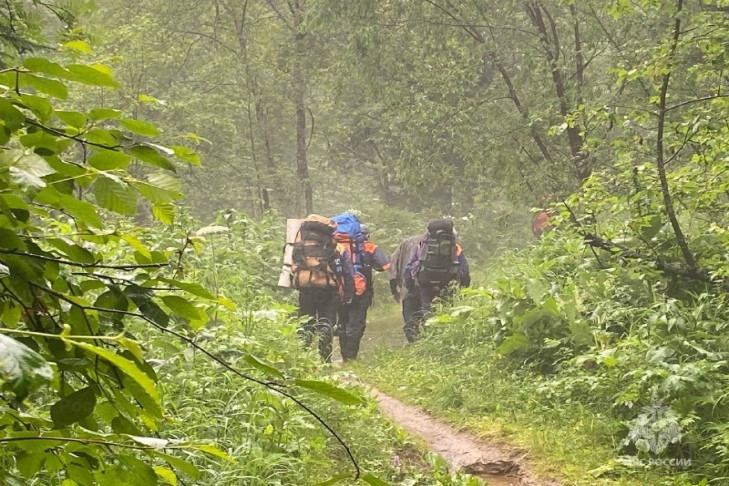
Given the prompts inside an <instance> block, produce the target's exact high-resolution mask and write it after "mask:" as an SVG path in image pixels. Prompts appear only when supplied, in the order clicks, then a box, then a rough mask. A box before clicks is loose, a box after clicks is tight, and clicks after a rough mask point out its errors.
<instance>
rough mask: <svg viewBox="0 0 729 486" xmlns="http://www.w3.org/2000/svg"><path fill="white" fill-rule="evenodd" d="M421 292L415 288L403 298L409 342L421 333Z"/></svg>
mask: <svg viewBox="0 0 729 486" xmlns="http://www.w3.org/2000/svg"><path fill="white" fill-rule="evenodd" d="M421 315H422V310H421V305H420V292H419V291H418V290H417V289H415V290H413V291H410V292H407V293H406V294H405V296H404V297H403V299H402V319H403V321H404V322H405V325H404V326H403V331H404V332H405V338H406V339H407V340H408V342H410V343H412V342H413V341H415V339H416V338H417V337H418V334H419V333H420V318H421Z"/></svg>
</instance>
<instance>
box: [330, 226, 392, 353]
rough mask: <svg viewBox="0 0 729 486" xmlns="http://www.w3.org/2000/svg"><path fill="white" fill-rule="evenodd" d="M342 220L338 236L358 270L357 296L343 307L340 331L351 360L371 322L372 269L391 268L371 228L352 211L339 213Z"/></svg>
mask: <svg viewBox="0 0 729 486" xmlns="http://www.w3.org/2000/svg"><path fill="white" fill-rule="evenodd" d="M333 219H334V221H336V222H337V223H338V225H339V226H338V228H337V232H336V233H335V234H334V238H335V239H336V240H337V242H338V243H339V244H340V245H343V246H344V247H345V248H346V249H347V250H348V252H349V255H350V257H351V259H352V267H353V269H354V282H355V284H354V287H355V291H354V297H353V298H352V302H351V303H350V304H347V305H341V306H340V307H339V316H338V317H339V320H338V322H337V334H338V335H339V347H340V350H341V352H342V360H344V361H351V360H353V359H356V358H357V355H358V354H359V345H360V341H361V340H362V336H363V335H364V331H365V327H366V325H367V309H368V308H369V307H370V306H371V305H372V299H373V296H374V288H373V285H372V284H373V282H372V271H373V270H376V271H380V272H382V271H385V270H387V269H388V268H389V267H390V262H389V261H388V259H387V257H386V256H385V254H384V253H383V252H382V250H380V248H379V247H378V246H377V245H375V244H374V243H373V242H371V241H369V230H368V228H367V226H365V225H362V224H361V223H360V222H359V219H358V218H357V217H356V216H355V215H354V214H351V213H344V214H341V215H338V216H335V217H334V218H333Z"/></svg>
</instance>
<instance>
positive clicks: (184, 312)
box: [162, 295, 202, 320]
mask: <svg viewBox="0 0 729 486" xmlns="http://www.w3.org/2000/svg"><path fill="white" fill-rule="evenodd" d="M162 302H164V304H165V305H166V306H167V307H169V308H170V310H172V312H174V313H175V314H177V315H179V316H182V317H185V318H187V319H191V320H200V319H201V317H202V316H201V315H200V309H198V308H197V307H195V306H194V305H192V304H191V303H190V302H189V301H188V300H187V299H185V298H183V297H180V296H177V295H165V296H164V297H162Z"/></svg>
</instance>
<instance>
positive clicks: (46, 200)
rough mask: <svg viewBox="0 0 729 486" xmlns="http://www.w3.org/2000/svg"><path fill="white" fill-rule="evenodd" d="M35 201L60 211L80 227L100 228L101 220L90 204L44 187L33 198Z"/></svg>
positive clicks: (95, 209) (94, 207)
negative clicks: (72, 218) (68, 215)
mask: <svg viewBox="0 0 729 486" xmlns="http://www.w3.org/2000/svg"><path fill="white" fill-rule="evenodd" d="M35 199H36V201H38V202H40V203H43V204H49V205H51V206H54V207H56V208H58V209H61V210H63V211H65V212H67V213H68V214H70V215H71V216H73V217H74V218H75V219H76V222H77V223H78V224H81V225H84V226H85V225H88V226H93V227H95V228H101V227H102V223H101V218H100V217H99V212H98V210H97V208H96V206H94V205H93V204H91V203H88V202H86V201H82V200H80V199H76V198H75V197H73V196H69V195H68V194H63V193H61V192H58V191H57V190H56V189H55V188H53V187H46V188H44V189H43V190H41V191H40V192H38V194H36V197H35Z"/></svg>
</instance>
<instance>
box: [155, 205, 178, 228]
mask: <svg viewBox="0 0 729 486" xmlns="http://www.w3.org/2000/svg"><path fill="white" fill-rule="evenodd" d="M152 216H154V219H156V220H157V221H159V222H160V223H164V224H172V223H173V222H174V221H175V205H174V204H172V203H164V204H155V205H154V206H152Z"/></svg>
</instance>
